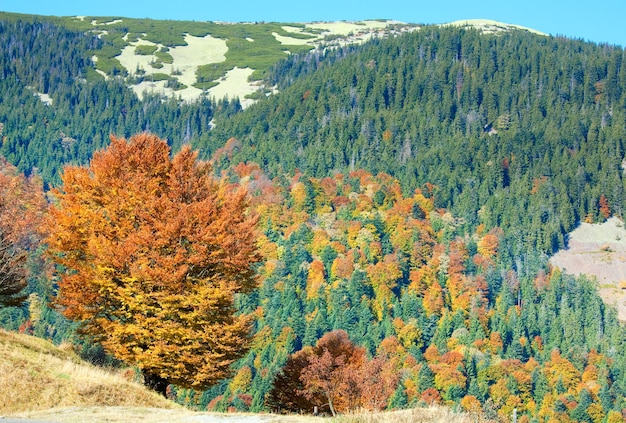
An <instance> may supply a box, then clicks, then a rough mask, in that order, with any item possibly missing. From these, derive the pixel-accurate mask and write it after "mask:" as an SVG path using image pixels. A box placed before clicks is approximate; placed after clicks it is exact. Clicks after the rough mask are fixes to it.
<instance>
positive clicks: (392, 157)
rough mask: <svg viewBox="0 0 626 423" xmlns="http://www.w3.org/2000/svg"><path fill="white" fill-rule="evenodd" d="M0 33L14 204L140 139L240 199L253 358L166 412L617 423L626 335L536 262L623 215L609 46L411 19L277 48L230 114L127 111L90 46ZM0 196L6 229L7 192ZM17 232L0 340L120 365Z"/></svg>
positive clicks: (615, 58) (174, 389)
mask: <svg viewBox="0 0 626 423" xmlns="http://www.w3.org/2000/svg"><path fill="white" fill-rule="evenodd" d="M0 42H1V43H2V44H1V45H3V46H4V48H3V49H2V54H1V55H0V69H2V73H1V74H0V136H1V139H2V144H1V147H0V153H2V155H3V156H4V157H5V158H6V160H7V161H8V162H6V163H4V162H3V164H2V166H3V170H2V172H1V175H0V176H2V178H0V183H2V184H3V188H4V187H9V186H10V187H16V186H19V187H20V190H22V191H21V192H28V193H30V194H29V195H28V196H21V197H22V199H23V201H24V210H31V211H32V210H34V209H35V208H36V207H37V208H36V210H39V208H41V204H40V203H41V199H43V198H44V195H45V194H44V192H48V193H49V192H54V191H49V190H51V189H52V190H53V189H54V188H57V189H59V188H60V187H61V180H62V179H61V174H62V172H63V166H64V165H66V164H72V165H86V164H88V163H89V161H90V160H91V159H92V155H93V153H94V152H95V151H99V150H102V149H103V148H105V147H107V146H108V145H109V136H110V135H114V136H115V137H130V136H132V135H134V134H137V133H142V132H148V133H152V134H155V135H156V136H158V137H160V138H162V139H164V140H167V144H168V145H169V147H170V148H171V150H172V152H173V153H176V152H178V151H181V149H182V150H183V151H188V148H187V147H188V146H190V147H191V148H193V149H194V150H195V151H197V152H198V154H199V158H201V159H206V160H208V161H209V163H210V166H212V169H213V173H214V175H215V177H216V178H220V179H221V181H222V183H223V184H224V186H226V185H228V186H229V187H230V188H233V189H234V188H240V187H243V188H245V189H246V190H247V192H248V195H249V200H248V201H249V205H248V207H249V213H251V214H253V215H255V216H257V218H258V223H257V227H258V230H257V237H256V247H257V249H258V262H256V263H254V265H253V268H254V271H255V274H256V283H257V286H256V289H252V290H249V292H247V293H246V294H238V295H237V296H236V297H235V303H234V308H235V310H236V313H237V314H238V315H240V316H242V315H249V316H251V317H252V319H251V328H252V337H251V340H250V344H249V346H248V348H247V352H245V354H244V352H242V353H241V355H240V356H241V358H240V359H239V360H238V361H237V362H236V363H235V364H234V366H233V367H232V369H233V371H232V377H230V378H225V379H222V380H221V381H219V382H217V383H215V384H214V385H213V386H211V387H208V388H206V389H204V388H205V387H204V386H203V389H193V387H191V388H190V387H189V386H187V385H186V384H185V383H180V384H178V385H177V384H173V385H170V387H169V388H168V390H167V394H168V395H169V396H170V397H171V398H174V399H175V400H176V401H178V402H180V403H183V404H186V405H189V406H192V407H198V408H200V409H211V410H220V411H227V410H241V411H262V410H271V411H278V412H308V413H310V412H312V408H313V407H314V406H318V407H320V409H321V411H323V412H326V413H329V414H331V413H332V414H335V413H342V412H346V411H349V410H351V409H356V408H368V409H399V408H407V407H411V406H416V405H423V404H432V403H437V404H444V405H448V406H451V407H457V408H458V409H460V410H467V411H471V412H479V413H482V414H483V415H484V416H486V417H487V418H489V419H493V420H497V419H502V420H503V421H507V419H508V418H510V416H511V415H512V413H513V412H514V410H515V412H516V413H517V415H518V416H519V419H520V421H527V422H549V421H559V422H567V421H572V422H594V423H596V422H611V423H612V422H621V421H624V419H625V417H624V410H626V349H625V348H624V345H625V342H626V330H625V328H624V326H623V323H620V322H619V321H618V320H617V318H616V313H615V310H613V309H612V308H611V307H609V306H606V305H605V304H604V303H603V302H602V300H601V299H600V297H599V296H598V294H597V292H596V290H595V282H594V281H593V280H588V279H587V278H585V277H580V278H574V277H572V276H568V275H565V274H562V273H561V272H560V271H559V270H558V269H555V268H551V267H550V266H548V263H547V258H548V257H549V255H550V254H552V253H554V252H556V251H557V250H558V249H560V248H564V247H565V246H566V245H567V233H568V232H570V231H571V230H573V229H574V228H575V227H576V226H577V225H578V224H579V223H580V222H602V221H604V220H605V219H607V218H608V217H610V216H617V217H620V218H622V219H623V217H624V216H623V205H624V200H625V197H624V193H625V186H624V179H623V178H624V160H625V157H624V156H625V151H624V148H625V145H624V144H625V143H626V53H625V51H624V49H623V48H622V47H619V46H611V45H598V44H594V43H588V42H583V41H580V40H572V39H567V38H559V37H546V36H541V35H535V34H531V33H529V32H526V31H509V32H505V33H499V34H484V33H481V32H480V31H478V30H473V29H460V28H454V27H436V26H424V27H422V28H420V29H419V30H416V31H413V32H410V33H406V34H402V35H398V36H396V37H392V38H385V39H377V38H375V39H373V40H372V41H370V42H368V43H366V44H363V45H361V46H348V47H343V48H335V49H328V50H323V49H319V50H315V51H312V52H311V53H309V54H300V55H292V56H291V57H289V58H288V59H286V60H284V61H282V62H280V63H277V64H276V65H275V66H274V67H273V68H272V70H271V71H270V73H269V76H268V81H267V83H268V85H270V86H276V87H277V88H278V90H279V92H278V93H276V94H272V95H270V96H269V97H267V98H265V99H262V100H260V101H258V102H257V103H256V104H254V105H252V106H250V107H249V108H247V109H246V110H243V111H242V110H241V107H240V106H239V103H238V101H237V100H233V101H220V102H217V103H216V102H214V101H210V100H207V99H204V100H199V101H197V102H194V103H182V102H180V101H178V100H177V99H166V98H162V97H160V96H157V95H154V96H148V97H146V98H145V99H143V100H140V99H138V98H137V97H136V96H135V94H134V93H133V92H132V91H131V90H130V89H128V88H127V87H126V82H125V80H124V79H123V78H121V77H118V78H116V77H113V78H108V79H104V78H102V77H100V76H99V75H98V74H96V73H95V71H94V67H93V63H92V62H91V59H90V57H91V56H92V52H93V51H94V50H95V49H100V48H103V46H104V47H106V42H107V41H106V40H103V39H99V38H97V37H95V36H93V35H92V34H85V33H81V32H77V31H75V30H71V29H68V28H65V27H63V26H62V24H60V23H58V22H56V23H54V24H53V23H51V22H49V21H46V20H45V18H34V17H31V18H28V17H24V18H23V19H6V20H4V21H0ZM37 93H39V94H41V93H44V94H48V95H49V96H50V98H51V100H52V101H51V103H46V102H43V101H42V100H41V99H40V97H38V96H37V95H36V94H37ZM24 175H25V176H24ZM13 189H14V190H15V188H13ZM224 189H226V188H224ZM0 192H2V193H3V197H2V200H3V202H2V203H1V204H0V205H1V206H2V207H0V215H2V218H3V221H9V220H8V219H10V217H11V216H13V217H14V216H16V213H19V211H16V209H15V207H13V206H12V207H8V206H7V204H13V203H16V204H20V196H13V197H10V196H9V194H7V192H10V190H3V191H0ZM35 197H36V198H38V199H33V198H35ZM53 197H54V195H49V196H48V200H49V201H54V198H53ZM35 204H38V205H37V206H36V207H35V206H34V205H35ZM40 214H45V212H44V211H41V213H40ZM171 216H175V215H171ZM172 219H174V218H173V217H172ZM31 225H32V226H33V227H34V226H35V225H36V223H35V220H34V218H33V220H32V224H31ZM0 226H2V227H1V229H2V230H3V231H4V230H6V231H8V232H7V233H9V234H13V233H19V234H20V237H21V238H19V239H20V240H21V239H24V236H25V235H23V231H24V230H26V229H25V228H13V227H7V228H5V226H6V225H0ZM11 231H13V232H11ZM20 231H21V232H20ZM33 231H34V229H33ZM27 235H28V236H27V238H28V239H30V240H35V241H37V242H36V243H35V244H37V245H34V244H33V242H31V243H24V242H21V241H20V243H19V245H20V246H21V248H23V250H24V251H26V252H27V254H28V258H27V259H26V258H23V259H22V258H20V261H19V265H20V266H22V267H25V268H28V269H29V270H30V272H29V273H28V277H27V282H28V284H27V286H26V288H25V289H24V292H23V296H28V299H27V300H26V301H25V302H24V303H23V305H21V306H19V307H5V308H1V309H0V322H1V323H2V326H3V327H5V328H8V329H12V330H20V331H23V332H27V333H32V334H35V335H37V336H41V337H46V338H50V339H53V340H55V341H56V342H60V341H62V340H71V341H72V342H75V343H76V344H77V345H80V348H82V351H83V354H84V356H85V357H87V358H89V359H91V360H92V361H96V362H101V363H108V364H111V365H119V364H120V363H119V362H116V361H115V359H114V358H112V357H111V356H109V355H107V354H106V353H105V351H104V350H103V349H102V348H101V347H99V346H98V344H97V343H94V342H93V341H94V339H97V338H98V336H97V335H96V336H93V335H94V334H93V333H92V334H91V335H92V336H93V337H92V338H85V337H80V336H79V335H78V333H77V325H78V324H79V323H80V322H72V321H70V320H67V319H66V318H65V317H62V315H61V314H60V313H59V312H60V311H62V310H60V309H59V308H58V305H59V304H63V300H59V299H56V300H55V296H56V295H57V293H58V279H57V278H56V276H55V272H54V270H53V266H52V265H51V264H50V263H47V262H46V255H45V250H46V245H45V243H40V237H39V234H38V233H37V232H36V231H34V232H32V233H29V234H27ZM12 236H13V235H12ZM14 238H15V239H17V237H16V236H15V237H14ZM7 239H13V238H10V237H7ZM17 244H18V243H16V245H17ZM20 257H22V256H20ZM105 270H106V269H105ZM51 302H52V303H51ZM53 303H56V304H57V307H56V308H55V307H54V305H53ZM107 351H108V352H111V351H110V350H107Z"/></svg>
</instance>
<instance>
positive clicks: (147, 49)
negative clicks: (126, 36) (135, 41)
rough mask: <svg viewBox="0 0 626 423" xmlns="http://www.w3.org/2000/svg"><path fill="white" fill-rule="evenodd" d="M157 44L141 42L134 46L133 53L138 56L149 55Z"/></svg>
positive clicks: (156, 47) (155, 48)
mask: <svg viewBox="0 0 626 423" xmlns="http://www.w3.org/2000/svg"><path fill="white" fill-rule="evenodd" d="M158 48H159V47H158V46H153V45H145V44H141V45H138V46H137V47H135V54H137V55H140V56H151V55H153V54H154V53H156V51H157V49H158Z"/></svg>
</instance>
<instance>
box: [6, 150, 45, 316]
mask: <svg viewBox="0 0 626 423" xmlns="http://www.w3.org/2000/svg"><path fill="white" fill-rule="evenodd" d="M46 209H47V203H46V199H45V196H44V194H43V188H42V183H41V180H40V179H39V178H37V177H31V178H26V177H25V176H24V175H22V174H21V173H20V172H19V171H18V170H17V168H16V167H15V166H13V165H12V164H10V163H9V162H7V161H6V160H5V159H4V158H3V157H0V307H8V306H18V305H20V304H21V303H22V302H24V300H25V299H26V297H27V295H26V294H24V288H25V287H26V279H27V276H28V266H27V261H28V256H29V254H30V253H32V252H34V251H35V250H36V249H37V248H38V246H39V243H40V241H41V239H42V237H43V236H44V234H43V232H42V230H43V227H42V222H43V216H44V214H45V211H46Z"/></svg>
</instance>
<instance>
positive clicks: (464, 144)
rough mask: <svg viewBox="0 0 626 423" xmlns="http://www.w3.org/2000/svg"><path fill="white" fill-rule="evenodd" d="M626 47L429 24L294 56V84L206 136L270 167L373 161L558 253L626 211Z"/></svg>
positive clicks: (287, 73) (208, 146) (212, 144)
mask: <svg viewBox="0 0 626 423" xmlns="http://www.w3.org/2000/svg"><path fill="white" fill-rule="evenodd" d="M622 63H624V51H623V50H622V49H619V48H613V47H607V46H597V45H594V44H591V43H583V42H579V41H572V40H562V39H554V38H547V37H545V36H539V35H535V34H531V33H528V32H527V31H511V32H507V33H502V34H499V35H489V34H483V33H481V32H479V31H477V30H471V29H470V30H464V29H458V28H454V27H446V28H436V27H425V28H422V29H421V30H420V31H415V32H412V33H410V34H405V35H403V36H399V37H396V38H390V39H384V40H375V41H374V42H371V43H369V44H367V45H365V46H362V47H358V48H353V49H349V48H347V49H345V50H341V51H339V52H328V53H327V54H326V55H324V56H309V57H306V58H293V59H291V60H289V61H288V62H287V63H286V64H285V65H284V66H282V67H278V68H276V69H275V70H274V71H273V74H272V78H273V80H275V81H276V83H277V84H278V86H279V87H280V88H281V89H282V92H281V93H279V94H277V95H275V96H272V97H270V98H269V99H268V100H267V101H266V102H263V103H259V104H257V105H255V106H253V107H251V108H250V109H248V110H246V111H245V112H244V113H242V114H239V115H237V116H233V118H232V119H228V120H224V121H220V120H216V123H217V127H216V128H215V130H213V131H211V132H210V133H207V134H204V135H203V136H202V137H201V139H200V142H199V143H198V144H196V145H197V146H198V147H199V148H200V149H202V150H208V151H215V150H216V149H217V148H219V147H221V146H222V145H224V143H225V142H226V141H227V140H228V139H229V138H231V137H234V138H236V139H237V140H238V142H239V143H240V147H239V148H238V149H237V150H236V151H234V152H233V155H232V162H233V163H237V162H239V161H247V160H251V161H254V162H257V163H262V164H263V166H264V168H265V169H267V170H268V171H269V173H270V175H272V176H274V175H278V174H280V173H281V172H284V171H293V170H294V169H296V168H297V169H300V170H301V171H303V172H306V173H307V174H312V175H316V176H320V177H321V176H324V175H328V174H331V173H333V172H346V171H349V170H352V169H357V168H364V169H367V170H368V171H371V172H373V173H377V172H388V173H390V174H392V175H393V176H395V177H397V178H398V179H400V181H401V183H402V185H403V187H404V189H405V190H406V191H411V190H412V189H414V188H415V187H420V188H424V187H426V186H427V185H428V184H432V185H434V187H433V190H434V196H435V200H436V204H437V205H438V206H441V207H446V208H449V209H450V210H451V211H452V212H453V213H455V214H457V215H458V216H459V217H462V218H464V219H466V220H467V221H468V222H470V223H471V224H473V225H479V224H481V223H482V224H485V225H486V226H487V227H494V226H500V227H502V228H503V229H504V230H505V233H506V235H507V237H509V241H510V242H509V244H508V247H507V248H510V249H511V253H512V255H519V254H521V253H522V252H523V251H524V250H525V249H526V248H532V249H535V248H536V249H538V250H540V251H543V252H552V251H556V249H558V248H559V247H562V246H563V245H564V240H565V238H564V237H565V234H566V233H567V232H568V231H570V230H572V229H573V228H574V226H575V225H576V223H577V222H578V221H581V220H583V219H590V220H592V221H594V220H597V219H600V218H603V217H601V216H600V206H599V204H600V199H601V198H602V197H604V198H605V200H606V201H608V204H609V208H610V210H611V211H612V212H614V213H616V214H618V215H620V214H621V213H622V199H623V198H625V197H624V187H623V172H622V171H621V169H622V167H621V166H622V162H623V160H624V150H625V146H624V139H625V138H626V136H625V135H626V113H624V107H623V105H624V104H626V67H625V66H623V65H622Z"/></svg>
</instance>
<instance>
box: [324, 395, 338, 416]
mask: <svg viewBox="0 0 626 423" xmlns="http://www.w3.org/2000/svg"><path fill="white" fill-rule="evenodd" d="M326 397H327V398H328V407H330V412H331V413H332V415H333V417H337V414H335V407H333V400H332V398H331V397H330V393H328V394H326Z"/></svg>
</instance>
